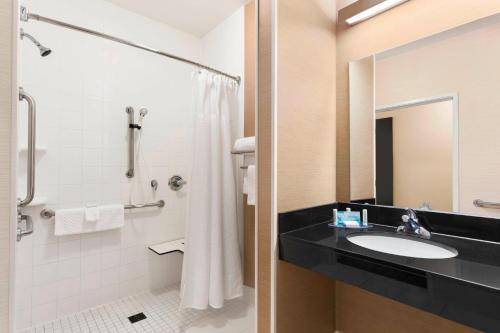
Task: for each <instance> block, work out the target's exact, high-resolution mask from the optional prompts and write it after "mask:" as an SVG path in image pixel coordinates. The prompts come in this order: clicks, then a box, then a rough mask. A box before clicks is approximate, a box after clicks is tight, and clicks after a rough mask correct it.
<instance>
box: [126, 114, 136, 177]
mask: <svg viewBox="0 0 500 333" xmlns="http://www.w3.org/2000/svg"><path fill="white" fill-rule="evenodd" d="M125 112H127V114H128V133H129V136H128V170H127V173H126V175H127V177H128V178H133V177H134V173H135V172H134V162H135V157H134V154H135V151H134V150H135V147H134V145H135V132H134V129H135V127H134V125H135V124H134V108H133V107H131V106H128V107H127V108H126V109H125Z"/></svg>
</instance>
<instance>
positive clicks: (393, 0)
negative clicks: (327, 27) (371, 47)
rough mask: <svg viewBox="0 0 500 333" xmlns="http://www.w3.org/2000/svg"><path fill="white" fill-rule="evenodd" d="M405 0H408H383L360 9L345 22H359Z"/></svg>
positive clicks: (350, 23) (351, 23)
mask: <svg viewBox="0 0 500 333" xmlns="http://www.w3.org/2000/svg"><path fill="white" fill-rule="evenodd" d="M405 1H408V0H385V1H384V2H381V3H379V4H376V5H375V6H373V7H370V8H368V9H365V10H364V11H362V12H360V13H358V14H356V15H354V16H351V17H349V18H348V19H346V20H345V21H346V22H347V24H349V25H353V24H356V23H359V22H361V21H364V20H367V19H369V18H370V17H373V16H375V15H378V14H380V13H382V12H384V11H386V10H388V9H391V8H392V7H395V6H397V5H399V4H401V3H403V2H405Z"/></svg>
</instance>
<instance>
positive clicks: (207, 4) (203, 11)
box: [107, 0, 248, 37]
mask: <svg viewBox="0 0 500 333" xmlns="http://www.w3.org/2000/svg"><path fill="white" fill-rule="evenodd" d="M107 1H109V2H112V3H114V4H115V5H117V6H120V7H122V8H125V9H127V10H130V11H133V12H135V13H137V14H140V15H143V16H146V17H149V18H150V19H153V20H156V21H159V22H161V23H164V24H167V25H169V26H171V27H174V28H176V29H179V30H182V31H184V32H187V33H190V34H192V35H195V36H198V37H202V36H204V35H205V34H206V33H207V32H209V31H210V30H212V29H213V28H214V27H215V26H217V24H219V23H220V22H222V21H223V20H224V19H225V18H226V17H228V16H230V15H231V14H232V13H233V12H234V11H235V10H237V9H238V8H239V7H241V6H242V5H243V4H245V3H246V2H247V1H248V0H142V1H137V0H107Z"/></svg>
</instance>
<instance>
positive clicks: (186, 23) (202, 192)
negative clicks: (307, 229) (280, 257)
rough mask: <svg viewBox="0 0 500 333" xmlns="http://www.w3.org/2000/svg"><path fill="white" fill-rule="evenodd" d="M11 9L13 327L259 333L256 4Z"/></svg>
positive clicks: (121, 1) (62, 4)
mask: <svg viewBox="0 0 500 333" xmlns="http://www.w3.org/2000/svg"><path fill="white" fill-rule="evenodd" d="M19 5H20V19H19V28H20V29H19V31H18V39H17V45H18V49H17V56H18V60H17V81H18V85H19V103H18V107H17V144H16V149H17V152H18V155H17V181H16V187H17V194H18V198H19V199H18V208H19V209H18V242H17V244H16V248H15V263H16V265H15V294H14V295H15V325H16V332H166V333H169V332H204V333H210V332H235V333H250V332H254V322H255V318H254V314H255V309H254V305H255V302H254V294H255V293H254V290H253V287H254V278H253V275H254V266H255V263H254V261H253V252H254V244H253V239H254V235H253V232H254V231H253V225H254V222H253V209H254V202H253V201H254V199H251V198H250V197H251V196H252V197H253V196H254V193H255V189H254V186H255V185H254V179H253V176H254V174H255V168H254V166H253V164H254V154H255V141H254V140H253V143H252V139H249V138H244V137H251V136H252V135H253V133H252V131H253V130H252V128H253V125H252V126H249V124H245V123H244V119H253V116H251V115H249V113H253V112H254V111H253V109H252V110H250V109H249V108H248V107H247V108H245V103H244V101H245V99H246V98H245V96H244V95H245V93H246V91H247V89H246V86H247V85H253V84H254V83H253V82H250V81H249V80H248V79H247V80H245V71H248V69H249V68H251V67H249V59H248V57H247V55H248V54H252V52H254V49H253V45H251V46H252V47H249V46H248V45H249V44H250V42H249V41H251V38H250V37H251V36H250V37H249V33H248V31H249V30H248V29H252V28H251V27H252V24H253V22H248V19H249V17H252V15H251V13H252V11H253V7H254V4H253V2H252V1H246V0H228V1H223V2H213V1H196V0H188V1H181V0H175V1H173V0H172V1H166V2H164V1H156V0H146V1H141V2H140V3H136V2H135V1H129V0H72V1H63V0H43V1H42V0H24V1H22V2H21V3H19ZM249 27H250V28H249ZM251 35H253V31H252V34H251ZM252 77H253V75H252ZM241 138H244V139H243V141H242V140H241ZM238 139H240V140H238ZM235 142H236V143H235Z"/></svg>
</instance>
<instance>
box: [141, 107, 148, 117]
mask: <svg viewBox="0 0 500 333" xmlns="http://www.w3.org/2000/svg"><path fill="white" fill-rule="evenodd" d="M147 114H148V109H146V108H142V109H140V110H139V116H141V117H143V118H144V117H146V115H147Z"/></svg>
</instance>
